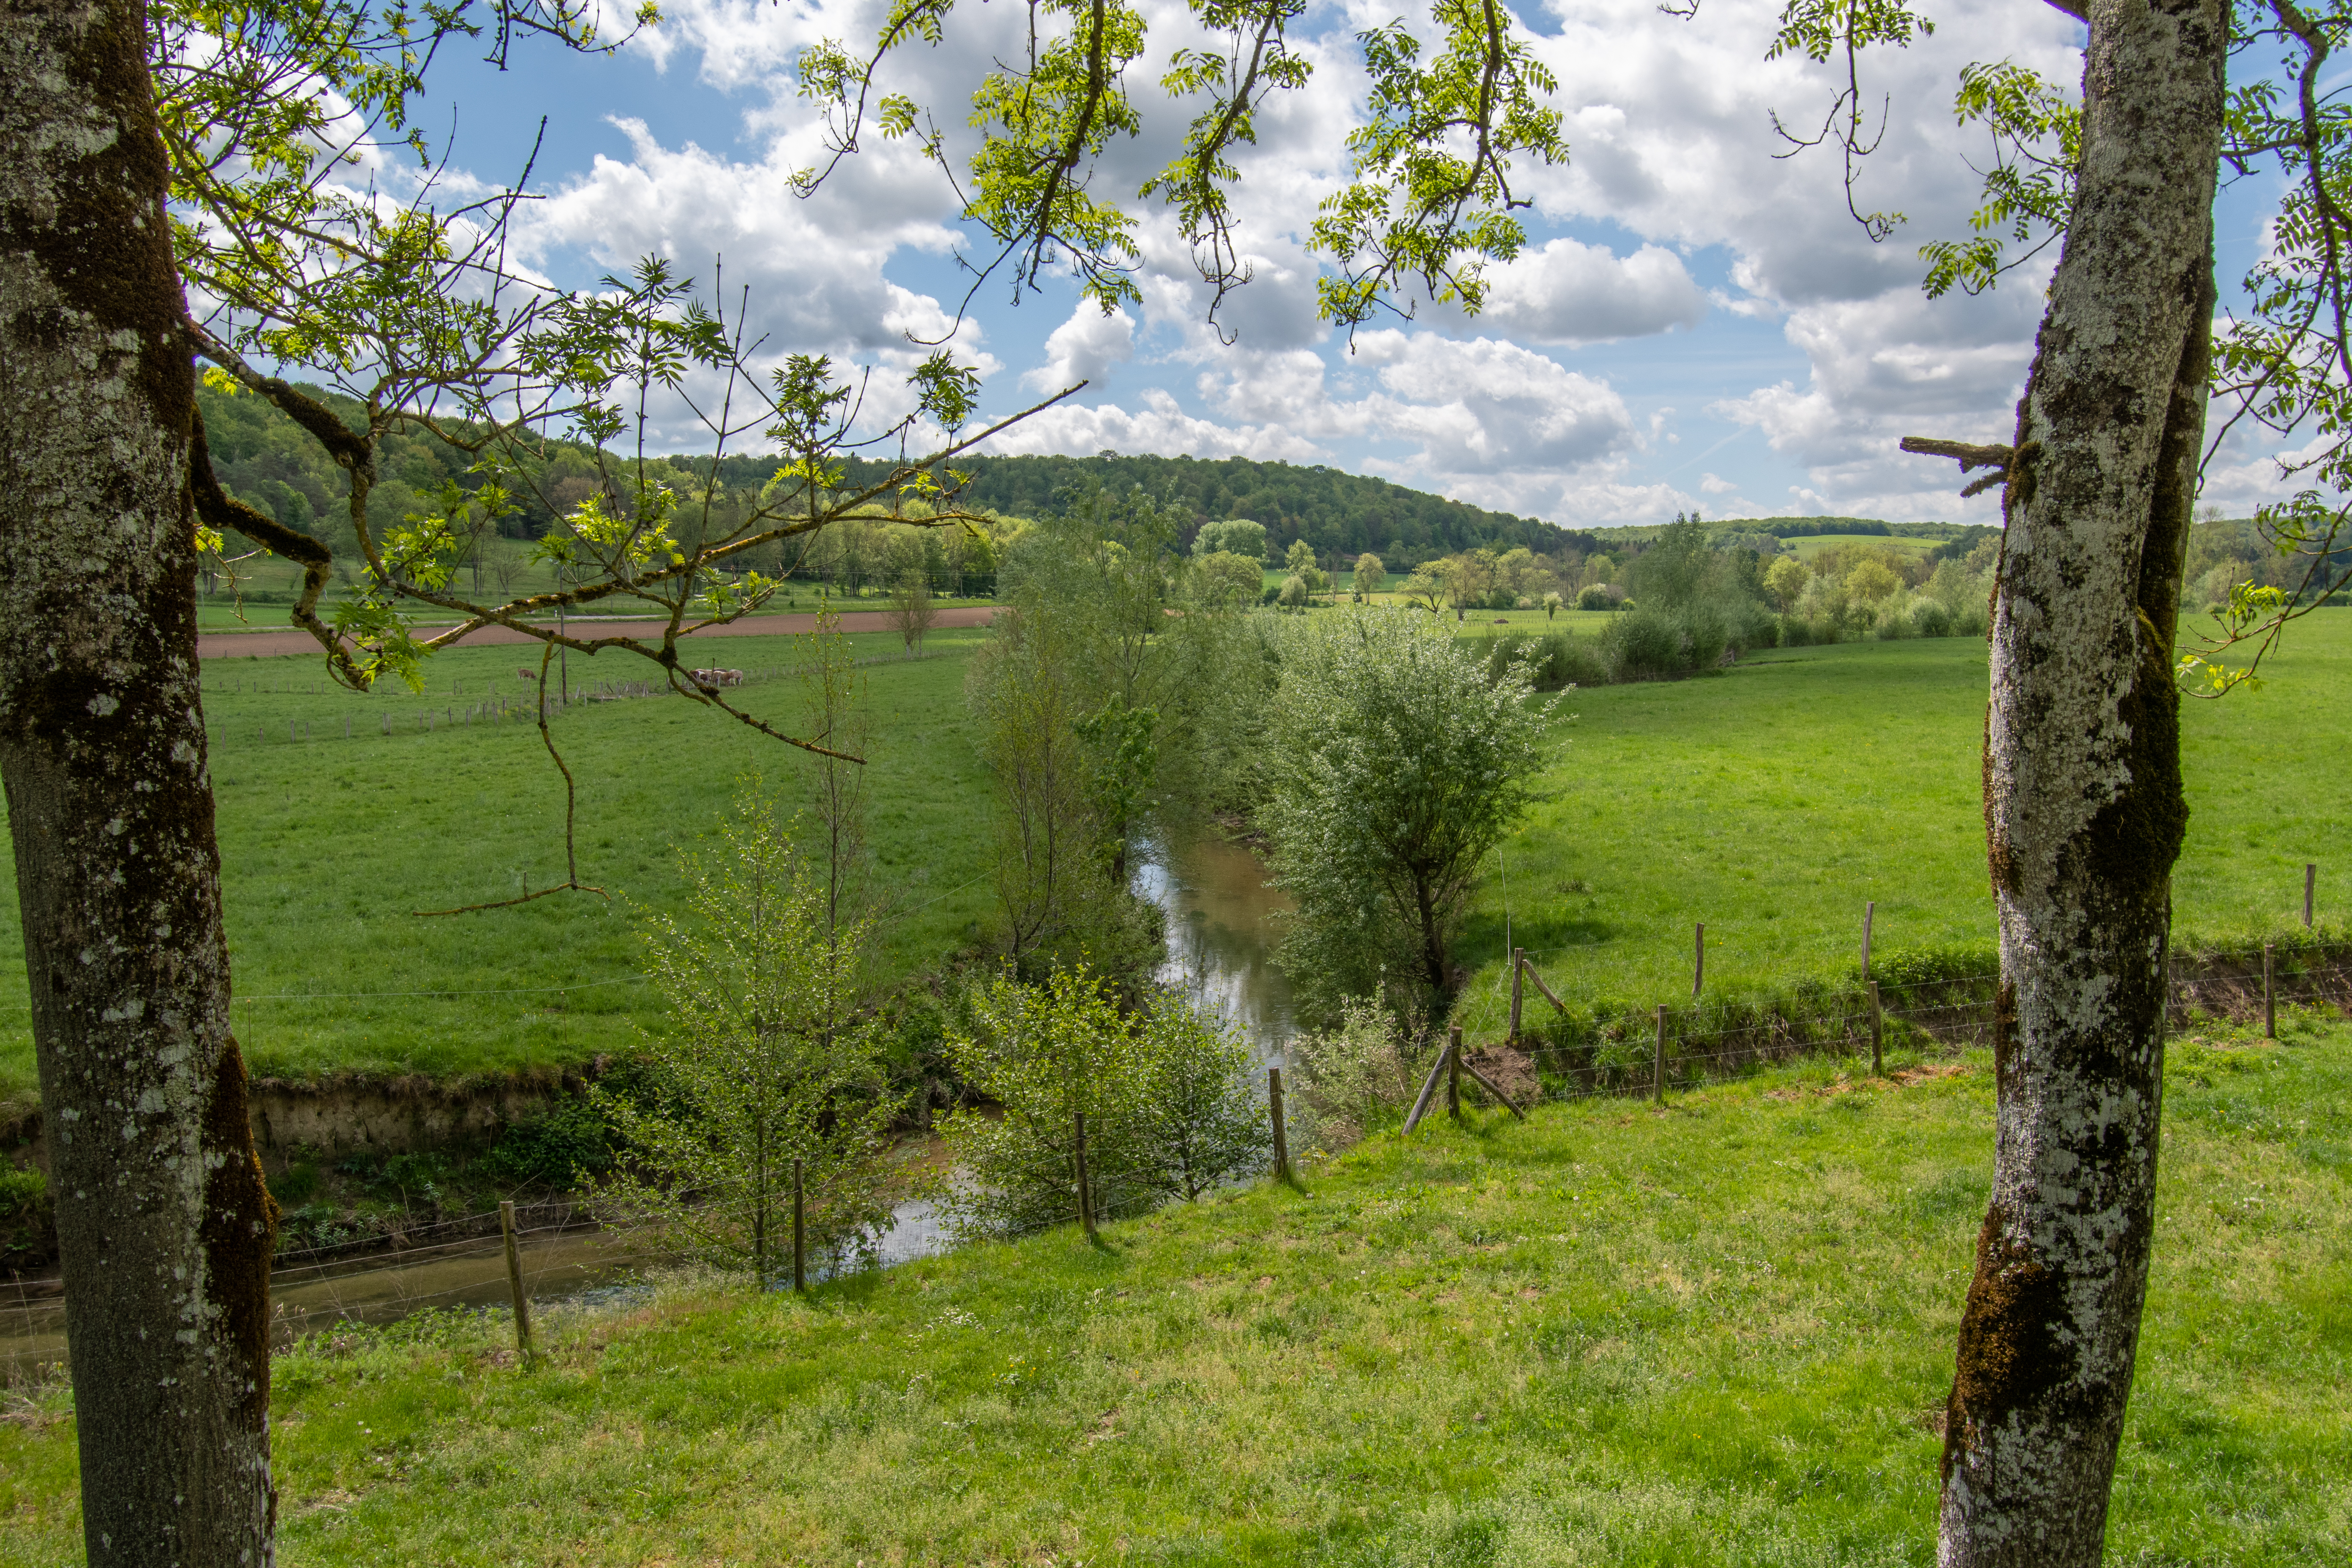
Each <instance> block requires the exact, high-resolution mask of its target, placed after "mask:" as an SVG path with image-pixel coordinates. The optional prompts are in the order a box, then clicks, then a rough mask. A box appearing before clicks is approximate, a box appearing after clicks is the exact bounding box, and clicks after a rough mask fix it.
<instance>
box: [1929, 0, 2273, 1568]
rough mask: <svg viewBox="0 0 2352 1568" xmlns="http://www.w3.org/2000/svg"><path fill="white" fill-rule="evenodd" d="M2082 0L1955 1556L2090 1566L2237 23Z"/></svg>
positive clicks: (2132, 1165) (2140, 1071)
mask: <svg viewBox="0 0 2352 1568" xmlns="http://www.w3.org/2000/svg"><path fill="white" fill-rule="evenodd" d="M2089 20H2090V47H2089V52H2088V55H2087V57H2086V58H2085V61H2084V78H2083V88H2084V92H2083V96H2084V155H2083V167H2082V172H2081V184H2080V186H2079V192H2078V195H2077V198H2076V204H2075V207H2074V218H2073V222H2072V223H2071V225H2070V226H2069V228H2068V231H2067V236H2066V247H2065V252H2064V256H2063V259H2062V260H2061V261H2060V263H2059V266H2058V271H2057V275H2056V278H2055V279H2054V281H2053V284H2052V288H2051V298H2050V307H2049V311H2048V314H2047V315H2046V316H2045V317H2044V319H2043V321H2042V333H2041V339H2040V342H2039V345H2038V348H2037V351H2036V353H2035V357H2034V363H2033V368H2032V374H2031V376H2030V377H2029V379H2028V382H2027V389H2026V395H2025V399H2024V401H2023V403H2022V404H2021V405H2020V407H2019V410H2018V426H2017V448H2016V453H2015V456H2014V458H2013V460H2012V462H2011V467H2010V474H2009V487H2008V489H2007V491H2006V496H2005V500H2006V506H2007V510H2008V518H2009V530H2008V540H2007V543H2006V546H2005V549H2004V554H2003V559H2002V563H2001V569H2000V588H1999V590H1998V594H1997V598H1996V603H1995V607H1994V618H1993V637H1992V703H1991V709H1990V715H1989V718H1988V721H1987V725H1986V733H1985V826H1986V833H1987V842H1988V848H1989V851H1990V861H1991V872H1992V885H1993V894H1994V900H1995V903H1996V906H1997V909H1998V911H1999V915H2000V945H2001V984H2000V1013H1999V1022H1998V1035H1997V1039H1996V1046H1995V1049H1996V1052H1997V1070H1998V1072H1999V1079H2000V1081H1999V1099H2000V1110H1999V1147H1998V1152H1997V1154H1996V1158H1995V1165H1994V1173H1993V1189H1992V1201H1991V1205H1990V1210H1989V1212H1988V1213H1987V1214H1986V1215H1985V1222H1984V1229H1983V1233H1982V1235H1981V1236H1980V1237H1979V1240H1978V1244H1977V1264H1976V1277H1975V1279H1974V1281H1973V1282H1972V1283H1971V1284H1970V1286H1969V1295H1968V1303H1967V1307H1966V1310H1965V1312H1964V1314H1963V1316H1962V1319H1961V1323H1960V1333H1959V1349H1958V1371H1957V1373H1956V1375H1955V1377H1954V1379H1953V1384H1952V1394H1951V1402H1950V1405H1949V1408H1948V1414H1947V1423H1946V1436H1945V1447H1944V1465H1943V1478H1944V1491H1943V1507H1942V1543H1941V1547H1940V1550H1939V1553H1938V1561H1939V1562H1940V1563H1943V1564H1944V1565H1946V1568H1962V1565H1967V1568H1975V1565H1979V1564H2018V1565H2023V1564H2029V1563H2030V1564H2033V1565H2035V1568H2065V1565H2070V1564H2084V1563H2097V1562H2098V1560H2099V1555H2100V1550H2101V1545H2102V1542H2103V1538H2104V1535H2105V1525H2106V1512H2107V1492H2108V1487H2109V1483H2110V1481H2111V1480H2112V1479H2113V1476H2114V1471H2115V1463H2116V1447H2117V1445H2118V1443H2119V1441H2120V1439H2121V1436H2122V1430H2123V1419H2124V1406H2125V1402H2126V1398H2127V1396H2128V1395H2129V1394H2130V1391H2131V1377H2132V1361H2133V1355H2134V1352H2135V1349H2136V1347H2137V1341H2138V1336H2139V1321H2140V1308H2141V1303H2142V1300H2143V1299H2144V1297H2145V1295H2146V1293H2147V1262H2148V1251H2149V1244H2150V1240H2151V1236H2152V1233H2153V1230H2154V1224H2155V1212H2154V1211H2155V1192H2156V1159H2157V1132H2158V1111H2159V1109H2160V1093H2161V1089H2162V1075H2163V1065H2164V1013H2165V991H2166V975H2165V970H2166V956H2167V944H2168V940H2169V933H2170V925H2171V868H2172V863H2173V860H2174V858H2176V857H2177V856H2178V854H2179V848H2180V843H2181V837H2182V834H2183V832H2184V830H2185V828H2186V826H2187V823H2188V806H2187V804H2186V803H2185V801H2184V800H2183V798H2182V795H2181V785H2180V751H2179V698H2178V695H2177V691H2176V688H2175V686H2174V683H2173V676H2172V662H2173V636H2174V623H2175V619H2176V616H2177V613H2178V608H2179V576H2180V569H2181V558H2182V550H2183V545H2184V542H2185V541H2186V538H2187V535H2188V527H2189V512H2190V506H2191V503H2192V502H2193V500H2194V499H2195V491H2196V468H2197V459H2198V449H2199V445H2200V440H2201V438H2202V434H2203V430H2204V415H2205V403H2206V395H2207V388H2206V381H2207V374H2208V366H2209V361H2210V329H2211V320H2212V311H2213V282H2212V271H2213V268H2212V250H2211V237H2212V204H2213V191H2214V180H2215V175H2216V172H2217V161H2218V153H2219V147H2220V140H2221V109H2222V80H2223V65H2224V58H2225V51H2226V47H2227V43H2228V33H2227V19H2226V15H2225V13H2224V11H2223V9H2222V8H2221V5H2219V4H2218V3H2217V0H2169V3H2167V0H2158V3H2157V4H2155V5H2150V4H2148V3H2147V0H2128V3H2126V0H2095V3H2094V4H2093V5H2091V6H2090V16H2089Z"/></svg>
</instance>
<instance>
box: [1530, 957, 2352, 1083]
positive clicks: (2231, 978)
mask: <svg viewBox="0 0 2352 1568" xmlns="http://www.w3.org/2000/svg"><path fill="white" fill-rule="evenodd" d="M2262 957H2263V949H2262V947H2260V946H2258V945H2256V946H2249V947H2246V948H2244V949H2229V948H2224V949H2217V950H2213V951H2211V952H2206V953H2202V954H2200V955H2199V961H2200V965H2199V967H2200V972H2199V973H2189V974H2182V975H2175V976H2174V977H2172V979H2171V980H2170V982H2169V984H2168V993H2169V995H2168V1007H2167V1015H2168V1026H2171V1027H2174V1028H2178V1027H2180V1026H2186V1025H2188V1024H2189V1023H2190V1022H2191V1021H2193V1019H2194V1018H2195V1017H2196V1016H2199V1015H2200V1014H2218V1015H2220V1016H2227V1017H2231V1018H2232V1019H2233V1020H2237V1021H2242V1022H2248V1021H2251V1022H2259V1021H2260V1020H2261V1019H2262V1017H2263V1014H2264V1011H2265V1008H2266V1005H2274V1004H2289V1003H2297V1002H2301V1003H2305V1004H2310V1003H2318V1004H2326V1005H2336V1006H2339V1007H2341V1006H2344V1005H2347V1003H2352V966H2347V965H2346V964H2342V963H2322V964H2305V965H2303V966H2301V967H2297V968H2287V967H2284V966H2283V965H2282V966H2277V967H2274V969H2273V973H2272V977H2271V980H2270V983H2269V988H2268V990H2267V991H2266V990H2265V987H2264V982H2263V977H2262V974H2261V973H2260V970H2259V966H2260V964H2261V962H2262ZM2230 963H2238V964H2241V965H2243V966H2244V969H2245V973H2229V972H2227V970H2226V969H2225V968H2223V967H2222V966H2224V965H2227V964H2230ZM1999 981H2000V976H1999V975H1998V974H1997V973H1982V974H1968V975H1953V976H1948V977H1945V978H1942V979H1937V980H1931V981H1920V982H1912V983H1908V984H1900V985H1890V984H1887V983H1885V982H1882V983H1881V985H1882V989H1884V990H1885V991H1886V992H1888V993H1890V994H1892V995H1899V996H1900V997H1902V998H1903V1002H1902V1004H1901V1005H1886V1006H1885V1007H1884V1009H1883V1011H1882V1014H1881V1017H1882V1019H1883V1021H1884V1023H1885V1024H1887V1025H1895V1024H1900V1025H1904V1026H1908V1028H1909V1029H1910V1030H1911V1031H1912V1032H1914V1034H1915V1035H1916V1037H1921V1038H1923V1039H1924V1040H1925V1041H1926V1042H1927V1044H1928V1045H1930V1046H1931V1047H1934V1048H1935V1049H1936V1051H1937V1054H1939V1055H1943V1056H1952V1055H1957V1054H1958V1052H1959V1051H1961V1050H1964V1049H1967V1048H1969V1047H1982V1046H1987V1045H1990V1043H1991V1042H1992V1036H1993V1031H1994V1026H1995V1009H1996V1006H1997V996H1996V992H1997V988H1998V984H1999ZM1822 1001H1823V1003H1824V1005H1823V1006H1822V1008H1821V1009H1820V1010H1819V1011H1806V1010H1803V1009H1802V1008H1801V1007H1800V1008H1799V1009H1798V1010H1796V1011H1794V1012H1793V1013H1792V1012H1790V1011H1789V1010H1786V1009H1785V1008H1784V1006H1783V1005H1780V1004H1769V1003H1768V1004H1749V1005H1742V1004H1738V1003H1733V1004H1712V1005H1711V1004H1707V1003H1704V1002H1702V1003H1699V1004H1696V1005H1690V1004H1685V1005H1683V1006H1682V1007H1681V1008H1679V1009H1676V1008H1673V1007H1669V1008H1668V1009H1667V1010H1666V1014H1667V1017H1668V1019H1670V1020H1674V1019H1675V1016H1676V1014H1677V1012H1679V1014H1680V1015H1681V1017H1680V1019H1679V1026H1677V1027H1672V1028H1670V1029H1669V1030H1668V1032H1667V1033H1666V1034H1665V1036H1664V1042H1665V1046H1666V1047H1667V1049H1666V1055H1665V1069H1666V1078H1667V1080H1668V1082H1669V1083H1670V1084H1673V1085H1678V1086H1683V1087H1689V1086H1692V1085H1695V1084H1698V1083H1704V1082H1706V1080H1707V1079H1710V1078H1725V1077H1729V1076H1731V1075H1732V1074H1734V1073H1736V1072H1738V1071H1739V1070H1740V1069H1743V1068H1754V1067H1760V1066H1765V1065H1769V1064H1771V1063H1776V1062H1786V1061H1791V1060H1795V1059H1797V1058H1802V1057H1818V1056H1828V1055H1833V1056H1853V1057H1856V1058H1861V1057H1864V1056H1867V1055H1868V1053H1869V1050H1870V1045H1871V1015H1870V1010H1869V1001H1868V996H1867V994H1866V992H1864V990H1862V989H1861V988H1860V987H1851V988H1849V987H1841V988H1839V989H1838V990H1837V991H1835V992H1834V993H1833V994H1828V995H1825V996H1824V997H1823V998H1822ZM1711 1011H1713V1012H1715V1013H1716V1014H1717V1016H1727V1015H1728V1016H1729V1017H1728V1018H1727V1021H1726V1022H1725V1023H1724V1024H1723V1025H1722V1026H1717V1027H1713V1028H1709V1027H1706V1026H1705V1020H1706V1016H1707V1015H1708V1014H1709V1012H1711ZM1693 1015H1696V1017H1694V1016H1693ZM1650 1016H1654V1015H1647V1014H1645V1015H1641V1016H1634V1015H1628V1016H1625V1017H1623V1018H1617V1019H1612V1020H1609V1021H1606V1022H1602V1023H1598V1026H1596V1027H1594V1028H1593V1029H1592V1030H1591V1037H1588V1038H1586V1039H1584V1040H1580V1041H1574V1042H1570V1043H1567V1044H1561V1045H1553V1044H1540V1045H1537V1046H1535V1047H1533V1054H1534V1055H1535V1057H1536V1059H1537V1062H1538V1066H1539V1067H1542V1068H1548V1069H1549V1072H1550V1074H1551V1076H1553V1077H1554V1079H1562V1080H1565V1081H1564V1082H1556V1083H1555V1084H1554V1085H1553V1086H1552V1087H1550V1088H1548V1089H1546V1090H1545V1092H1544V1095H1543V1098H1544V1099H1545V1100H1547V1101H1550V1102H1565V1101H1570V1100H1587V1099H1600V1098H1605V1097H1617V1096H1626V1095H1635V1094H1644V1093H1648V1092H1650V1091H1651V1089H1652V1085H1653V1078H1652V1074H1653V1072H1654V1070H1655V1069H1654V1058H1653V1052H1654V1048H1655V1046H1654V1038H1655V1037H1653V1036H1651V1035H1650V1034H1649V1033H1648V1031H1647V1027H1646V1026H1647V1022H1648V1019H1649V1017H1650ZM1694 1047H1712V1048H1696V1049H1695V1048H1694Z"/></svg>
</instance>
